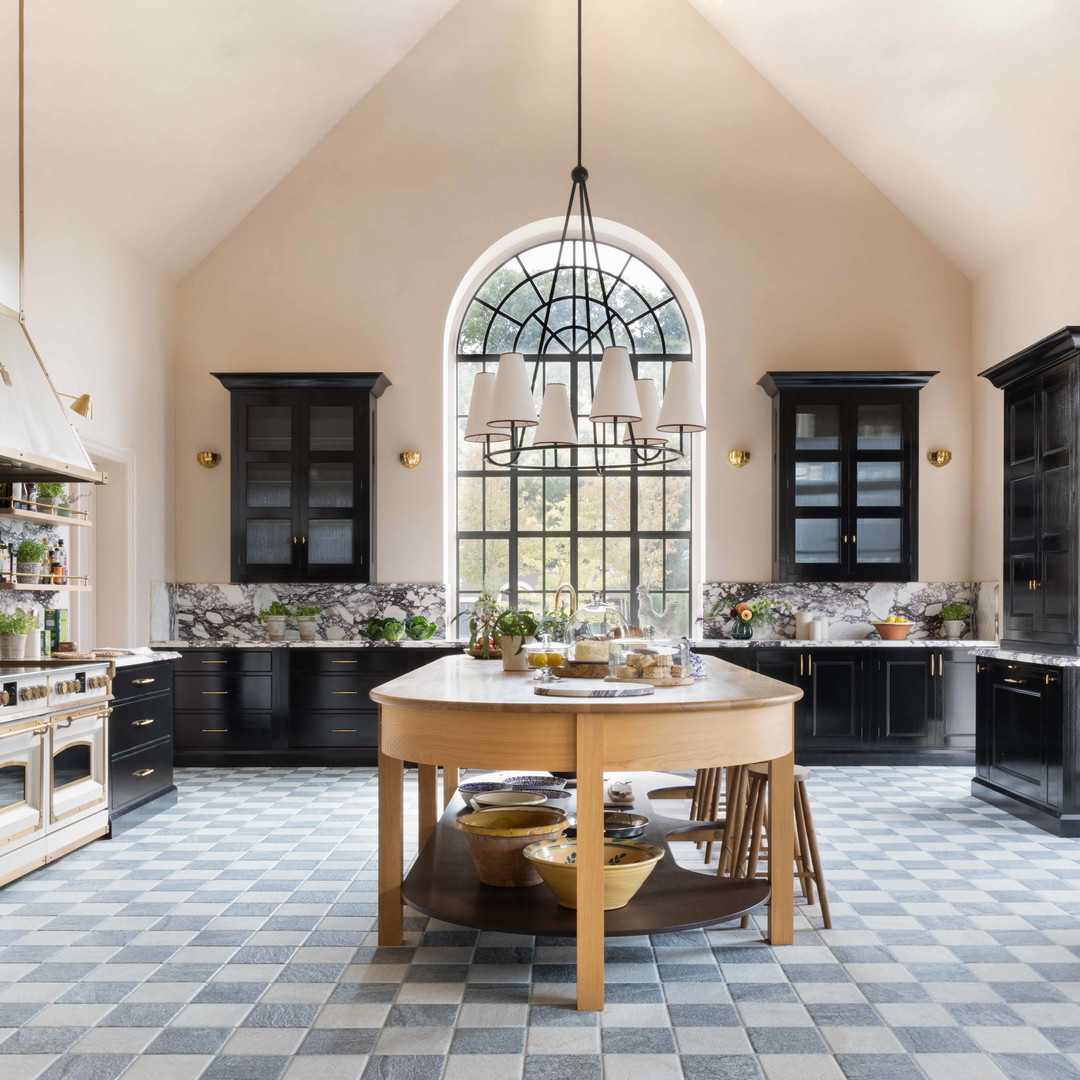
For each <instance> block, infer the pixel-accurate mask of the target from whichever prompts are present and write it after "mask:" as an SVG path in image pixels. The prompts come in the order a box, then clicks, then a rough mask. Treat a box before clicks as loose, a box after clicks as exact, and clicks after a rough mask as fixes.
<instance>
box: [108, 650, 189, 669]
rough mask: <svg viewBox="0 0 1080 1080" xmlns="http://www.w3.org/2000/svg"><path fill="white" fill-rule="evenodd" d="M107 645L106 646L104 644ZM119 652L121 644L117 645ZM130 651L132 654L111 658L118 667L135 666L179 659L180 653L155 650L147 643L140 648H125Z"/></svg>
mask: <svg viewBox="0 0 1080 1080" xmlns="http://www.w3.org/2000/svg"><path fill="white" fill-rule="evenodd" d="M103 647H105V646H103ZM115 650H116V651H117V652H119V651H120V646H119V645H117V646H115ZM125 651H126V652H129V653H130V654H131V655H130V656H110V657H109V660H110V661H111V662H112V663H113V665H114V666H115V667H117V668H125V667H135V665H136V664H160V663H164V661H166V660H178V659H179V658H180V654H179V653H178V652H165V651H159V652H155V651H154V649H152V648H150V647H149V646H147V645H142V646H139V647H138V648H128V649H126V650H125Z"/></svg>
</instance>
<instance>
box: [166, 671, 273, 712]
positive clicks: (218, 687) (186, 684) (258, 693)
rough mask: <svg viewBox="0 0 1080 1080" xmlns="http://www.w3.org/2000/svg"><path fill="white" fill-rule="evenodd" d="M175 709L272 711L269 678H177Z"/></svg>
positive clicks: (256, 676) (261, 676)
mask: <svg viewBox="0 0 1080 1080" xmlns="http://www.w3.org/2000/svg"><path fill="white" fill-rule="evenodd" d="M174 696H175V699H176V708H177V709H178V710H179V709H202V710H206V711H207V712H244V711H247V710H249V709H250V710H251V711H253V712H258V711H261V710H267V709H270V708H272V705H273V696H274V695H273V676H271V675H208V674H205V673H200V674H198V675H179V676H177V679H176V689H175V692H174Z"/></svg>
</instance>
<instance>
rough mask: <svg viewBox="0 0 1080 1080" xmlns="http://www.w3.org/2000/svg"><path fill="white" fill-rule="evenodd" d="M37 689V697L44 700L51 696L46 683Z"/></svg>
mask: <svg viewBox="0 0 1080 1080" xmlns="http://www.w3.org/2000/svg"><path fill="white" fill-rule="evenodd" d="M36 689H37V695H36V696H37V697H39V698H43V697H48V696H49V688H48V687H47V686H46V685H45V684H44V683H42V684H40V685H39V686H38V687H36Z"/></svg>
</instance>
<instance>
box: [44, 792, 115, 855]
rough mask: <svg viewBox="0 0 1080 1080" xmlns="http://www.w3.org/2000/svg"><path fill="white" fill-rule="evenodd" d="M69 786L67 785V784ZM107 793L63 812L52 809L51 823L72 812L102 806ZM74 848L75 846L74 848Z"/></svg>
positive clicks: (50, 814)
mask: <svg viewBox="0 0 1080 1080" xmlns="http://www.w3.org/2000/svg"><path fill="white" fill-rule="evenodd" d="M80 783H82V781H80ZM65 786H67V785H65ZM53 790H54V791H59V790H60V789H59V788H54V789H53ZM105 801H106V800H105V793H104V791H102V794H101V796H100V798H97V799H91V800H90V801H89V802H85V803H83V804H82V805H81V806H75V807H72V809H70V810H65V811H64V812H63V813H62V814H57V813H54V812H52V811H50V812H49V824H50V825H55V824H56V823H57V822H58V821H63V820H64V819H65V818H69V817H71V816H72V814H81V813H82V811H83V810H89V809H90V807H91V806H100V805H101V804H102V803H103V802H105ZM72 850H74V848H73V849H72Z"/></svg>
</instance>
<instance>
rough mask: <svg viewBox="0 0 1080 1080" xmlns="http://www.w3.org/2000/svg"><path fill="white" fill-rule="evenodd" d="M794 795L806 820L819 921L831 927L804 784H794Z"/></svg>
mask: <svg viewBox="0 0 1080 1080" xmlns="http://www.w3.org/2000/svg"><path fill="white" fill-rule="evenodd" d="M795 787H796V791H795V797H796V799H798V800H800V801H801V802H802V812H803V819H804V820H805V822H806V842H807V846H808V847H809V849H810V861H811V862H812V864H813V873H814V882H815V884H816V885H817V890H818V901H819V903H820V904H821V923H822V926H824V928H825V929H826V930H831V929H832V916H831V915H830V914H829V898H828V896H827V895H826V894H825V875H824V874H823V873H822V872H821V859H820V857H819V855H818V843H817V833H816V832H815V831H814V818H813V815H812V814H811V813H810V799H809V796H808V795H807V794H806V784H796V785H795Z"/></svg>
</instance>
